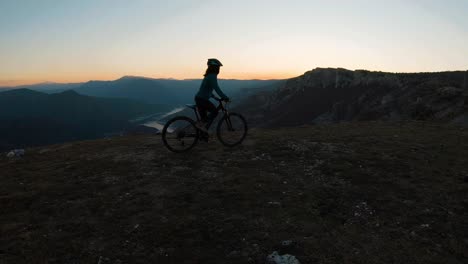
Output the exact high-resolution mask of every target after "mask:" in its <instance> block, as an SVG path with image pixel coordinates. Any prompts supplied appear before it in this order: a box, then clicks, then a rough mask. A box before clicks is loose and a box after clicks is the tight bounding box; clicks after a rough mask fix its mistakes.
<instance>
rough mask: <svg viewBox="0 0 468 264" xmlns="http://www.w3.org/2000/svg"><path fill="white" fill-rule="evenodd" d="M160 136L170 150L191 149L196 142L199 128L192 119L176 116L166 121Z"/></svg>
mask: <svg viewBox="0 0 468 264" xmlns="http://www.w3.org/2000/svg"><path fill="white" fill-rule="evenodd" d="M161 136H162V140H163V143H164V146H166V147H167V148H168V149H169V150H170V151H173V152H176V153H181V152H185V151H188V150H190V149H192V148H193V147H194V146H195V145H196V144H197V142H198V136H199V130H198V129H197V128H196V127H195V122H194V121H193V120H192V119H190V118H188V117H186V116H177V117H174V118H172V119H171V120H169V121H168V122H167V123H166V125H165V126H164V128H163V130H162V133H161Z"/></svg>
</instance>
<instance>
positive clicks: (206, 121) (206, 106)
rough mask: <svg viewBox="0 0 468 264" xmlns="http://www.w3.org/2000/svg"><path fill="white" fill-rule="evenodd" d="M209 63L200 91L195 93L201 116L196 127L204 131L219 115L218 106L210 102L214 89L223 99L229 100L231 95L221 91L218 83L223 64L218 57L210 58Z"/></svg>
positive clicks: (206, 130)
mask: <svg viewBox="0 0 468 264" xmlns="http://www.w3.org/2000/svg"><path fill="white" fill-rule="evenodd" d="M207 65H208V68H207V69H206V73H205V75H204V76H205V78H204V79H203V81H202V83H201V85H200V89H199V90H198V93H197V94H196V95H195V103H196V105H197V108H198V112H199V113H200V118H201V120H200V121H199V122H197V123H196V127H197V128H199V129H200V130H202V131H204V132H208V128H209V127H210V125H211V123H212V122H213V120H214V119H215V118H216V116H217V115H218V110H217V109H216V106H215V105H214V104H213V103H212V102H210V98H211V97H213V90H215V91H216V93H217V94H218V95H219V97H221V99H223V100H225V101H229V97H227V96H226V95H225V94H224V93H223V91H221V89H220V88H219V85H218V74H219V70H220V68H221V66H223V64H222V63H221V62H220V61H219V60H217V59H208V63H207Z"/></svg>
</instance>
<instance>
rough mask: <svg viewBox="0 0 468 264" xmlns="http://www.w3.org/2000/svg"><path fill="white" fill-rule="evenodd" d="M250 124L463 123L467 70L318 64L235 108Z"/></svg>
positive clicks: (467, 110)
mask: <svg viewBox="0 0 468 264" xmlns="http://www.w3.org/2000/svg"><path fill="white" fill-rule="evenodd" d="M238 109H239V111H241V112H243V113H244V114H245V115H246V116H247V117H248V118H249V121H250V123H251V124H254V125H261V126H296V125H303V124H320V123H333V122H342V121H359V120H388V121H399V120H425V121H436V122H450V123H457V124H466V125H468V71H457V72H439V73H385V72H371V71H365V70H357V71H350V70H346V69H332V68H328V69H324V68H317V69H315V70H312V71H309V72H306V73H305V74H304V75H302V76H299V77H296V78H292V79H289V80H287V81H286V82H283V83H282V84H281V85H280V87H279V88H277V89H273V90H270V91H268V90H267V91H263V92H260V93H256V94H255V95H253V96H251V97H249V98H248V99H246V100H244V101H243V102H242V103H241V105H239V106H238Z"/></svg>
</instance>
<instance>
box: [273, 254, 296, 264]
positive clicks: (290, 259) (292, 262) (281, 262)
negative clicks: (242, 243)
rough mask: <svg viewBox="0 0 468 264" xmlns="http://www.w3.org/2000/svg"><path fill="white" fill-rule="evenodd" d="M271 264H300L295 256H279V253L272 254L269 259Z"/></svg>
mask: <svg viewBox="0 0 468 264" xmlns="http://www.w3.org/2000/svg"><path fill="white" fill-rule="evenodd" d="M267 263H269V264H300V262H299V260H297V259H296V257H295V256H293V255H289V254H286V255H279V254H278V252H277V251H275V252H273V253H271V254H270V255H268V257H267Z"/></svg>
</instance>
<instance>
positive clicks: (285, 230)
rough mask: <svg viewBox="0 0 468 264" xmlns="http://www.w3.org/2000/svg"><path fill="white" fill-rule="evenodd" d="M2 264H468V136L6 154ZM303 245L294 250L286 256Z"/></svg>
mask: <svg viewBox="0 0 468 264" xmlns="http://www.w3.org/2000/svg"><path fill="white" fill-rule="evenodd" d="M0 206H1V207H0V263H1V264H4V263H99V264H105V263H203V264H209V263H264V262H265V257H266V256H267V255H268V254H270V253H272V252H273V251H274V250H280V253H290V254H292V255H295V256H296V257H297V258H298V259H299V260H300V261H301V263H303V264H304V263H306V264H307V263H467V262H468V130H466V129H462V128H457V127H448V126H442V125H436V124H427V123H404V124H384V123H352V124H340V125H329V126H313V127H301V128H291V129H277V130H252V131H251V132H250V134H249V136H248V139H247V140H246V142H245V144H244V145H243V146H241V147H238V148H234V149H228V148H224V147H223V146H221V144H220V143H219V142H217V141H213V142H210V143H200V144H199V145H198V146H197V147H196V148H195V149H194V150H193V151H191V152H190V153H187V154H173V153H169V152H168V151H167V150H165V149H164V147H163V146H162V144H161V140H160V138H159V137H158V136H139V137H121V138H112V139H108V140H98V141H87V142H79V143H72V144H65V145H56V146H49V147H43V148H37V149H28V150H26V156H25V157H24V158H21V159H14V160H8V159H7V158H6V157H4V155H2V157H1V158H0ZM284 240H292V241H293V244H292V245H291V246H289V247H281V246H279V244H280V243H281V242H282V241H284Z"/></svg>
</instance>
